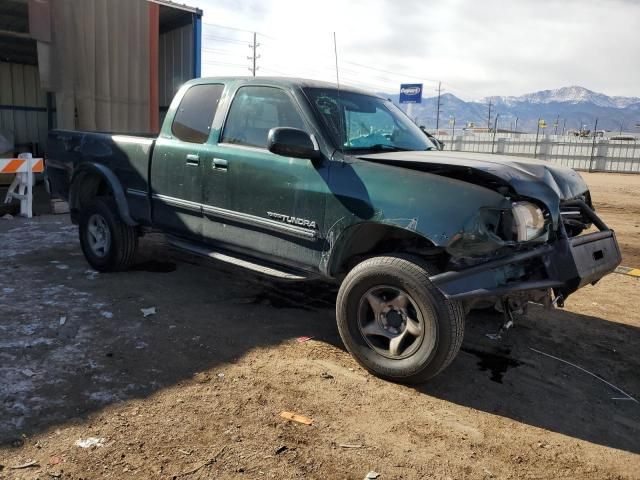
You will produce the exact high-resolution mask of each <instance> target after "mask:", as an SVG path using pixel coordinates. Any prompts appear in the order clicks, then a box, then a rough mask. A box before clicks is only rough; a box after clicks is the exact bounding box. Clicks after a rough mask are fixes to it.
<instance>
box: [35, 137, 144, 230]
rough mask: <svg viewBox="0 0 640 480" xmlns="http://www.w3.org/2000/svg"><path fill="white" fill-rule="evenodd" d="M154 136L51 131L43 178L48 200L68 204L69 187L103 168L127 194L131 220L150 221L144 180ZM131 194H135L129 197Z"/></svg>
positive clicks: (70, 202)
mask: <svg viewBox="0 0 640 480" xmlns="http://www.w3.org/2000/svg"><path fill="white" fill-rule="evenodd" d="M154 145H155V135H151V134H140V135H124V134H120V133H113V132H82V131H71V130H51V131H50V132H49V136H48V140H47V157H46V160H45V162H46V176H47V182H48V186H49V189H50V192H51V195H52V197H55V198H61V199H64V200H66V201H68V202H69V205H70V207H71V213H72V218H73V216H74V215H73V214H74V212H73V199H71V198H70V187H71V184H72V182H73V181H74V180H76V181H81V179H80V178H78V176H79V175H80V174H81V173H82V172H85V171H88V170H90V169H101V166H102V167H106V168H107V169H108V170H109V171H110V172H113V174H115V176H116V178H117V180H118V182H119V184H120V185H122V187H123V190H124V191H123V192H122V193H123V194H125V195H127V203H128V204H129V211H130V214H131V218H132V219H133V220H134V221H135V222H138V223H141V224H148V223H150V222H151V218H150V213H149V212H150V208H149V198H148V190H149V188H148V179H149V165H150V159H151V155H152V153H153V147H154ZM131 192H135V193H134V194H131Z"/></svg>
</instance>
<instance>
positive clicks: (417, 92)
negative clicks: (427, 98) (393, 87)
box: [400, 83, 422, 103]
mask: <svg viewBox="0 0 640 480" xmlns="http://www.w3.org/2000/svg"><path fill="white" fill-rule="evenodd" d="M400 103H422V84H421V83H403V84H401V85H400Z"/></svg>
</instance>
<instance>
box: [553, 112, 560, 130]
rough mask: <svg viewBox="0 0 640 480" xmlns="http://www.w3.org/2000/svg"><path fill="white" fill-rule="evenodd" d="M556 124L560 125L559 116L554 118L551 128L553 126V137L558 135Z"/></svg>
mask: <svg viewBox="0 0 640 480" xmlns="http://www.w3.org/2000/svg"><path fill="white" fill-rule="evenodd" d="M558 123H560V115H558V116H557V117H556V123H554V124H553V126H554V130H553V134H554V135H557V134H558Z"/></svg>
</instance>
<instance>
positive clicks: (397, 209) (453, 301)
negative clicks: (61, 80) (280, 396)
mask: <svg viewBox="0 0 640 480" xmlns="http://www.w3.org/2000/svg"><path fill="white" fill-rule="evenodd" d="M47 152H48V156H47V159H46V173H47V181H48V183H49V189H50V191H51V193H52V195H53V196H57V197H62V198H65V199H67V200H68V202H69V205H70V208H71V219H72V220H73V222H75V223H77V224H79V235H80V244H81V247H82V250H83V252H84V255H85V257H86V259H87V261H88V262H89V264H90V265H91V266H92V267H93V268H95V269H97V270H99V271H101V272H113V271H120V270H126V269H127V268H128V267H129V266H130V265H131V264H132V262H133V260H134V256H135V252H136V249H137V247H138V237H140V236H141V235H143V234H145V233H146V232H150V231H160V232H164V233H166V234H167V237H168V239H169V241H170V242H171V243H172V245H174V246H175V247H177V248H179V249H182V250H184V251H187V252H191V253H196V254H199V255H203V256H205V257H210V258H214V259H217V260H220V261H225V262H230V263H234V264H236V265H238V266H241V267H243V268H247V269H251V270H254V271H258V272H261V273H263V274H265V275H270V276H272V277H275V278H279V279H281V280H290V281H301V280H305V279H309V278H320V279H323V280H325V281H327V282H334V283H335V284H338V285H340V289H339V292H338V298H337V304H336V318H337V322H338V330H339V332H340V336H341V337H342V340H343V342H344V344H345V346H346V347H347V349H348V350H349V352H351V354H352V355H353V356H354V357H355V358H356V360H358V362H360V363H361V364H362V365H363V366H364V367H365V368H366V369H368V370H369V371H370V372H372V373H374V374H376V375H378V376H380V377H382V378H385V379H389V380H393V381H398V382H422V381H425V380H427V379H429V378H431V377H433V376H434V375H437V374H438V373H439V372H441V371H442V370H443V369H444V368H445V367H446V366H447V365H449V364H450V363H451V361H452V360H453V359H454V357H455V356H456V354H457V353H458V350H459V349H460V345H461V343H462V337H463V335H464V320H465V316H466V312H467V311H468V310H469V309H471V308H473V307H475V306H480V305H482V304H484V303H486V302H491V304H495V303H499V304H500V305H501V307H502V309H503V310H504V311H505V315H506V318H507V319H509V318H510V315H511V313H512V312H513V311H515V310H524V309H525V307H526V305H527V302H528V301H536V302H540V303H544V304H546V305H548V306H549V307H551V306H552V305H558V306H563V302H564V300H565V299H566V298H567V297H568V296H569V295H571V294H572V293H573V292H575V291H576V290H577V289H579V288H581V287H583V286H585V285H588V284H593V283H595V282H597V281H598V280H600V279H601V278H602V277H603V276H605V275H606V274H608V273H610V272H612V271H613V270H614V269H615V268H616V266H617V265H618V264H619V263H620V251H619V249H618V244H617V242H616V238H615V235H614V233H613V231H611V230H610V229H609V228H607V226H606V225H605V224H604V223H603V222H602V220H600V218H598V216H597V215H596V213H595V212H594V210H593V205H592V203H591V195H590V193H589V189H588V187H587V185H586V184H585V182H584V181H583V179H582V178H581V177H580V175H578V174H577V173H576V172H575V171H573V170H571V169H568V168H565V167H561V166H558V165H554V164H551V163H548V162H540V161H533V160H525V159H522V158H517V157H507V156H498V155H491V154H479V153H461V152H439V151H437V149H436V147H435V146H434V143H433V142H432V141H431V140H430V139H429V138H428V137H427V136H425V135H424V133H423V131H422V130H420V128H419V127H418V126H416V125H415V124H414V123H413V122H412V121H411V120H410V119H409V118H408V117H407V116H406V115H405V114H404V113H403V112H402V111H401V110H400V109H398V108H397V107H396V106H394V104H393V103H392V102H391V101H389V100H386V99H384V98H381V97H379V96H376V95H374V94H370V93H368V92H365V91H361V90H356V89H347V88H343V89H340V90H338V89H336V87H335V86H334V85H332V84H328V83H322V82H315V81H308V80H297V79H284V78H267V77H258V78H253V77H250V78H209V79H197V80H193V81H190V82H187V83H186V84H184V85H183V86H182V87H181V88H180V90H179V91H178V93H177V94H176V96H175V98H174V100H173V102H172V103H171V106H170V107H169V110H168V111H167V114H166V117H165V120H164V125H163V126H162V129H161V131H160V135H159V136H158V137H157V138H154V137H153V136H150V135H149V136H130V135H120V134H115V133H91V132H75V131H64V130H53V131H51V132H50V133H49V140H48V145H47ZM591 225H594V226H595V227H596V228H597V229H598V230H599V231H598V232H595V233H585V232H587V231H588V228H590V227H591ZM43 241H46V239H44V240H43ZM200 281H204V279H200ZM150 288H152V287H151V286H150ZM210 288H211V289H212V290H214V289H216V288H218V286H217V285H216V283H215V281H213V280H212V281H211V282H210ZM283 293H284V294H286V290H285V291H284V292H283ZM272 321H276V320H275V319H274V320H272Z"/></svg>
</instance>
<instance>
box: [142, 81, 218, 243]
mask: <svg viewBox="0 0 640 480" xmlns="http://www.w3.org/2000/svg"><path fill="white" fill-rule="evenodd" d="M223 90H224V85H221V84H196V85H192V86H190V87H189V88H188V89H187V90H186V92H185V93H184V95H183V96H182V98H181V99H180V103H179V105H178V106H177V108H176V110H175V115H174V117H173V121H172V122H171V124H170V125H166V124H165V125H163V130H162V132H161V133H160V136H159V137H158V140H157V141H156V145H155V148H154V151H153V159H152V163H151V176H150V185H151V191H152V208H153V220H154V223H155V224H156V225H158V226H159V227H161V228H162V229H163V230H165V231H168V232H171V233H174V234H177V235H181V236H186V237H189V238H192V239H201V238H202V224H203V217H202V194H203V169H204V168H205V165H206V164H207V163H210V161H211V158H210V157H211V156H212V154H211V152H210V150H209V149H208V148H207V144H208V142H209V137H210V133H211V125H212V122H213V118H214V116H215V114H216V111H217V109H218V104H219V102H220V98H221V96H222V92H223ZM172 108H173V105H172ZM170 114H171V110H170V111H169V113H168V115H170Z"/></svg>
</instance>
